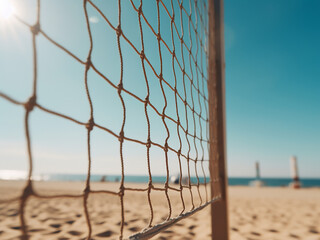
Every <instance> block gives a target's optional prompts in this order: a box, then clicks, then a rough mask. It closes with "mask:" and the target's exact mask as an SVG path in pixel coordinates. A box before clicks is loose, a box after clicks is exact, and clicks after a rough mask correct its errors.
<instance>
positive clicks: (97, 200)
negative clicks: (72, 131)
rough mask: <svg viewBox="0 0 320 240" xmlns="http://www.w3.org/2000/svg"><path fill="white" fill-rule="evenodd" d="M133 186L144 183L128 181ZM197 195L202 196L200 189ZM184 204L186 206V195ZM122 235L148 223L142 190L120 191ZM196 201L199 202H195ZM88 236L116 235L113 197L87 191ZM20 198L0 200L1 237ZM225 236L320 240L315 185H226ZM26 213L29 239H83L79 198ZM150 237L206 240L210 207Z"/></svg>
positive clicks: (11, 184)
mask: <svg viewBox="0 0 320 240" xmlns="http://www.w3.org/2000/svg"><path fill="white" fill-rule="evenodd" d="M131 185H132V187H136V186H138V187H143V186H141V185H139V184H131ZM22 187H23V182H19V181H0V196H1V197H0V200H1V201H3V200H5V199H9V198H13V197H16V196H19V194H21V189H22ZM91 187H92V189H95V190H101V189H114V190H116V189H117V187H118V184H116V183H92V186H91ZM83 188H84V183H81V182H36V183H35V189H36V190H37V191H38V192H40V193H41V194H46V195H52V194H81V192H82V189H83ZM203 190H204V189H201V194H202V196H203V198H205V193H204V191H203ZM170 198H171V201H172V216H173V217H174V216H177V215H178V214H179V213H180V212H181V210H182V204H181V200H180V197H179V195H178V194H170ZM185 200H186V209H188V208H191V201H190V199H189V198H188V197H187V195H186V197H185ZM152 203H153V207H154V220H153V223H154V224H155V223H159V222H162V221H163V220H165V218H166V217H167V216H168V206H167V201H166V198H165V196H164V193H163V192H153V193H152ZM124 204H125V224H124V237H128V236H130V235H132V234H134V233H136V232H139V231H141V230H142V229H143V228H145V227H146V226H147V225H148V222H149V219H150V210H149V205H148V202H147V196H146V192H138V193H137V192H129V193H126V194H125V198H124ZM194 204H195V205H199V204H200V202H199V201H198V199H197V201H195V203H194ZM88 208H89V212H90V220H91V224H92V239H118V237H119V231H120V220H121V215H120V203H119V197H118V196H112V195H107V194H100V193H99V194H98V193H95V194H90V196H89V200H88ZM18 209H19V201H12V202H9V203H1V204H0V239H19V236H20V235H21V232H20V223H19V211H18ZM229 215H230V216H229V219H230V236H231V237H230V239H232V240H242V239H247V240H253V239H270V240H273V239H279V240H283V239H285V240H286V239H303V240H320V189H319V188H309V189H300V190H294V189H289V188H280V187H274V188H271V187H264V188H251V187H229ZM26 218H27V225H28V232H29V234H30V239H60V240H67V239H70V240H71V239H86V236H87V234H88V228H87V224H86V220H85V217H84V210H83V200H82V198H55V199H38V198H34V197H31V198H30V199H29V200H28V202H27V207H26ZM153 239H210V207H206V208H205V209H204V210H202V211H200V212H198V213H195V214H194V215H192V216H191V217H189V218H187V219H184V220H181V221H180V222H178V223H177V224H176V225H174V226H173V227H171V228H169V229H167V230H166V231H164V232H163V233H161V234H159V235H157V236H156V237H154V238H153Z"/></svg>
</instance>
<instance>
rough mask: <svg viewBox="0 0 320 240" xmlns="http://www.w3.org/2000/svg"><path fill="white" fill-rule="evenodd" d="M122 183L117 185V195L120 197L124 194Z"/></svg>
mask: <svg viewBox="0 0 320 240" xmlns="http://www.w3.org/2000/svg"><path fill="white" fill-rule="evenodd" d="M124 190H125V189H124V185H123V184H121V185H120V187H119V196H120V197H123V196H124Z"/></svg>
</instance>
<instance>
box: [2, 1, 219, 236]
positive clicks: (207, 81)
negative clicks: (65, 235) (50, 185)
mask: <svg viewBox="0 0 320 240" xmlns="http://www.w3.org/2000/svg"><path fill="white" fill-rule="evenodd" d="M27 2H29V1H26V2H23V5H24V6H25V5H26V4H28V3H27ZM50 4H51V5H52V6H51V5H50ZM70 4H71V3H70V2H65V1H51V2H50V1H40V0H38V1H36V4H34V3H31V1H30V5H31V7H30V8H29V9H33V10H34V11H29V16H27V15H26V16H23V15H19V12H18V11H17V12H16V13H15V16H14V21H16V25H17V26H18V25H19V27H17V31H25V30H26V29H29V33H28V37H29V38H30V39H31V44H30V45H28V46H23V47H25V48H28V49H27V50H26V51H25V52H28V51H29V52H30V59H29V63H32V64H28V66H29V65H30V67H31V68H32V75H31V74H30V76H31V77H32V83H31V79H27V80H26V82H30V84H29V85H28V84H26V87H27V88H31V89H32V93H31V94H30V95H29V97H28V98H27V99H26V100H25V101H20V100H18V99H21V97H19V92H20V91H16V92H15V91H11V92H10V91H4V90H3V89H5V86H3V87H2V86H0V101H1V102H2V104H3V103H4V102H6V103H8V104H12V106H17V108H18V107H20V108H22V109H24V110H23V111H24V119H23V124H24V134H25V144H26V149H27V158H28V176H27V181H26V185H25V187H24V189H23V191H22V193H21V194H20V196H18V197H14V198H7V199H1V204H12V203H13V202H15V203H16V204H17V209H18V215H17V216H16V217H17V218H18V219H19V229H20V231H21V238H22V239H29V238H32V237H33V236H37V235H38V236H39V235H41V234H42V232H41V231H36V230H33V231H31V230H32V226H31V225H32V221H34V219H33V218H37V217H38V216H41V214H33V215H32V214H30V211H31V210H30V211H29V210H28V209H29V208H30V207H32V206H34V204H35V202H37V203H41V202H42V201H53V204H59V201H60V202H61V201H63V199H74V201H80V202H79V203H77V204H79V209H82V210H81V211H82V213H78V214H76V215H75V216H76V217H80V216H82V217H83V219H84V224H85V225H86V237H85V238H86V239H91V238H94V237H95V236H97V235H99V233H97V232H96V231H95V229H96V228H95V226H97V225H99V224H100V226H101V225H103V224H105V225H103V229H106V231H105V232H104V233H103V234H101V233H100V237H103V236H105V237H108V236H110V235H111V233H115V232H116V231H115V230H114V229H113V230H112V231H111V230H110V231H108V229H109V227H110V226H109V225H110V224H111V223H110V222H106V221H100V222H98V221H96V220H94V219H95V216H94V215H95V213H94V212H95V211H97V209H98V210H99V209H100V210H99V211H98V215H99V216H100V217H101V216H102V218H105V219H106V218H108V212H109V213H112V215H114V216H116V217H118V218H119V222H118V223H115V225H116V226H117V227H118V230H117V232H116V235H117V238H120V239H123V238H130V239H147V238H150V237H152V236H154V235H156V234H158V233H159V232H161V231H163V230H165V229H166V228H168V227H169V226H171V225H173V224H175V223H176V222H178V221H179V220H181V219H183V218H186V217H189V216H190V215H192V214H193V213H195V212H197V211H199V210H201V209H203V208H204V207H206V206H208V205H210V204H212V203H213V204H214V202H215V201H217V200H219V199H220V198H221V187H220V180H221V176H220V175H219V170H218V169H219V161H221V154H220V155H219V154H216V152H217V151H219V149H218V147H217V141H218V139H215V138H214V135H216V134H217V132H219V131H220V130H219V124H218V123H217V119H219V116H218V114H220V113H219V104H220V103H219V102H218V100H217V94H216V91H218V90H217V85H216V84H215V82H214V81H215V79H213V78H214V77H213V75H212V72H213V71H214V69H215V67H216V66H215V60H214V59H215V55H214V50H213V49H214V47H215V46H214V40H213V38H214V33H213V31H214V29H215V28H214V22H213V20H212V19H213V18H211V19H210V14H211V15H212V14H213V12H214V11H213V9H214V6H213V1H205V0H190V1H180V0H171V1H163V0H155V1H137V0H130V1H123V0H122V1H121V0H119V1H116V0H114V1H96V0H84V1H74V2H72V4H73V5H70ZM65 8H67V9H69V10H70V12H69V15H67V14H66V15H64V13H65V12H66V11H67V10H65V11H64V10H63V9H65ZM27 9H28V8H27ZM30 13H33V15H32V16H30ZM77 19H79V21H78V20H77ZM73 22H74V24H75V25H74V28H73V27H72V23H73ZM55 23H56V24H55ZM64 23H65V25H64ZM68 27H69V29H68ZM64 28H66V29H64ZM23 29H24V30H23ZM60 30H61V31H60ZM55 31H57V32H58V33H57V35H56V34H55ZM59 31H60V32H59ZM50 32H51V34H50ZM24 34H25V33H24ZM75 38H76V39H75ZM26 54H27V53H26ZM54 54H58V55H59V58H56V59H55V58H54V57H53V55H54ZM60 57H61V59H66V60H63V64H60V60H59V59H60ZM50 59H51V60H50ZM210 59H211V60H210ZM212 59H213V60H212ZM10 64H11V65H10ZM12 64H15V63H12V62H11V63H10V62H8V63H7V66H4V67H5V68H12V69H16V70H15V71H19V68H20V67H19V65H18V63H16V65H15V66H13V65H12ZM68 64H70V66H69V65H68ZM60 66H62V67H61V68H60ZM51 69H52V70H51ZM29 71H31V70H30V69H29ZM50 71H51V72H50ZM69 71H70V72H69ZM49 72H50V73H49ZM55 74H56V75H55ZM26 76H29V75H28V74H27V75H26ZM64 76H67V77H65V79H64V82H63V83H62V84H60V83H59V84H60V85H59V86H60V88H58V89H57V88H55V87H54V85H55V81H57V84H58V82H59V79H58V78H61V77H64ZM50 79H51V80H50ZM7 80H8V81H10V79H7ZM69 80H70V81H73V83H75V87H72V85H69V83H68V81H69ZM2 83H3V82H2ZM2 83H1V84H2ZM48 85H50V87H47V88H46V90H43V89H45V87H44V86H48ZM16 87H19V86H16ZM51 87H52V89H55V90H52V91H55V99H53V100H52V101H51V102H50V101H49V100H47V99H46V96H45V95H47V96H50V91H51V90H50V88H51ZM42 91H47V92H48V94H45V93H42ZM60 91H61V93H60ZM63 92H67V95H63ZM77 92H82V93H83V96H84V97H83V99H82V100H81V101H82V102H81V104H79V105H78V107H79V112H76V111H75V109H74V108H72V109H70V110H67V107H66V106H67V104H68V102H69V101H71V100H70V99H71V98H73V96H77ZM16 96H18V97H16ZM74 98H75V99H76V97H74ZM42 99H43V102H42ZM46 103H48V104H46ZM52 103H53V104H52ZM55 104H56V105H55ZM60 105H61V106H62V107H61V110H59V107H58V106H60ZM49 106H51V107H49ZM56 106H57V107H56ZM35 110H36V112H42V113H43V114H47V115H48V116H50V117H52V119H53V122H54V119H57V120H58V119H60V120H63V121H67V122H69V123H71V124H73V125H77V126H79V128H78V129H79V131H83V132H84V134H83V139H85V141H86V150H85V151H86V158H87V167H86V172H83V173H84V174H86V181H85V184H84V187H83V191H82V193H79V194H73V193H65V192H62V193H57V194H52V193H50V194H49V193H48V194H47V193H46V191H45V190H43V191H42V189H43V188H41V187H39V188H37V187H36V185H37V183H36V181H35V180H34V179H35V178H34V176H35V173H34V168H36V167H37V163H38V161H37V162H35V161H34V153H35V151H36V150H35V149H36V148H37V140H36V137H35V136H34V135H33V127H30V126H32V124H35V123H32V121H36V120H35V119H36V116H37V115H36V114H35V115H34V116H32V115H33V114H34V112H35ZM78 116H79V117H78ZM83 119H85V120H83ZM221 119H222V118H221ZM21 121H22V120H21ZM41 124H43V123H41ZM47 124H48V126H46V127H47V128H48V131H50V130H49V128H51V129H53V131H54V129H55V128H56V127H55V125H52V126H49V124H50V123H49V122H48V123H47ZM56 129H57V130H61V129H58V128H56ZM80 129H82V130H80ZM61 131H62V132H63V131H64V130H61ZM98 133H99V136H101V139H102V138H103V137H104V136H105V137H106V138H108V139H110V140H106V142H105V143H103V144H102V142H101V141H100V144H101V148H103V149H106V150H110V151H115V152H116V154H113V155H112V156H104V157H105V161H108V164H107V165H108V166H107V168H106V169H103V170H101V169H100V170H101V171H100V172H105V174H106V178H104V179H103V180H108V174H109V172H108V171H109V170H110V169H118V175H119V179H117V180H118V182H117V183H114V184H113V185H111V184H108V183H106V184H102V185H99V187H98V188H97V187H96V186H94V183H93V182H92V171H93V170H92V169H94V168H95V162H97V160H96V159H95V156H96V155H95V151H96V149H97V147H96V145H98V144H97V141H94V142H93V141H92V139H93V138H94V137H95V136H96V135H95V134H98ZM74 140H75V141H76V140H77V139H74ZM97 151H98V150H97ZM138 153H141V154H140V155H139V154H138ZM133 156H138V157H133ZM65 161H66V162H67V161H69V160H68V159H66V160H65ZM70 161H71V160H70ZM99 161H100V160H99ZM51 164H52V163H51ZM72 164H73V165H76V164H77V163H76V161H75V162H74V163H72ZM66 165H67V164H66ZM115 166H117V167H115ZM48 168H50V165H49V163H48ZM64 170H65V171H67V169H64ZM135 171H138V172H139V174H142V175H144V176H146V180H145V183H144V184H131V183H129V181H130V174H131V175H132V174H134V173H135ZM113 172H114V171H113ZM157 175H162V176H163V178H161V179H160V180H159V179H158V180H157ZM57 186H60V185H57ZM115 186H116V187H115ZM57 192H59V189H58V190H57ZM135 194H137V195H139V196H142V197H143V198H144V199H145V201H144V205H143V206H139V208H141V209H142V210H141V211H142V212H143V214H142V215H143V217H141V219H138V220H137V221H140V220H143V221H142V223H141V224H143V226H141V228H131V230H130V231H129V230H128V229H126V227H127V226H128V223H129V222H130V221H133V219H132V215H130V214H129V211H131V210H129V209H130V205H132V204H135V203H134V200H135ZM96 197H97V198H98V197H99V201H96V200H95V199H94V198H96ZM160 197H161V198H162V200H161V201H159V198H160ZM110 199H112V200H110ZM98 202H99V204H100V205H99V204H98ZM113 204H114V205H113ZM112 206H117V207H114V208H113V207H112ZM39 207H40V206H39ZM163 207H165V208H166V215H165V216H163V215H161V214H158V213H157V209H159V208H163ZM40 208H41V207H40ZM47 210H48V209H47ZM43 211H46V209H43ZM52 211H53V210H52ZM31 212H32V211H31ZM53 212H54V211H53ZM78 215H79V216H78ZM142 215H140V216H142ZM34 216H35V217H34ZM103 216H104V217H103ZM130 216H131V217H130ZM109 217H110V216H109ZM69 218H71V220H70V219H69ZM68 219H69V220H68V221H67V222H68V224H69V223H70V224H72V223H73V222H72V221H73V220H72V217H70V216H68ZM208 221H210V219H208ZM108 224H109V225H108ZM53 227H54V226H53ZM82 230H83V229H82ZM69 234H71V235H73V236H76V235H77V233H76V232H75V231H73V232H72V231H71V232H70V231H69ZM113 236H114V235H113Z"/></svg>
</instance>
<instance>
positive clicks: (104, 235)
mask: <svg viewBox="0 0 320 240" xmlns="http://www.w3.org/2000/svg"><path fill="white" fill-rule="evenodd" d="M113 234H114V232H112V231H105V232H102V233H98V234H97V235H96V236H97V237H110V236H112V235H113Z"/></svg>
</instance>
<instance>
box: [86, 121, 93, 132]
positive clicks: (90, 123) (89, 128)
mask: <svg viewBox="0 0 320 240" xmlns="http://www.w3.org/2000/svg"><path fill="white" fill-rule="evenodd" d="M93 127H94V121H93V118H90V119H89V121H88V123H87V124H86V128H87V129H88V130H89V131H92V129H93Z"/></svg>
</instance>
